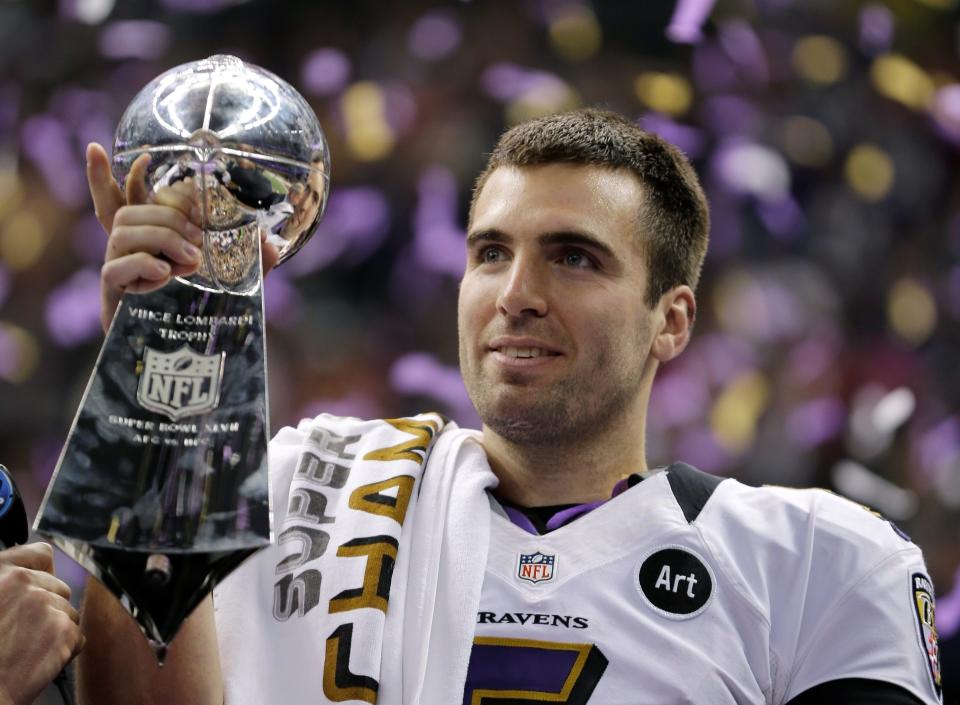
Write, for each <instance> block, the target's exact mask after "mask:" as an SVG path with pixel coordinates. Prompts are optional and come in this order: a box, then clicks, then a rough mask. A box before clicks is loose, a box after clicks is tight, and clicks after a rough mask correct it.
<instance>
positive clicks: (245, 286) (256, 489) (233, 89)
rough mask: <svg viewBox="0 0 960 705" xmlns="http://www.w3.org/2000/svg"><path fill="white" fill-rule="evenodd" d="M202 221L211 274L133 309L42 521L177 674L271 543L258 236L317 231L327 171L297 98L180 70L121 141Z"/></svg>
mask: <svg viewBox="0 0 960 705" xmlns="http://www.w3.org/2000/svg"><path fill="white" fill-rule="evenodd" d="M143 154H148V155H149V165H148V167H147V170H146V185H147V187H148V189H149V191H150V192H152V193H157V192H159V191H160V190H161V189H167V188H172V189H178V190H179V191H181V193H187V194H189V197H190V198H192V199H193V201H194V203H195V204H196V205H197V207H198V209H199V212H200V214H201V221H202V222H201V226H202V229H203V245H202V247H201V251H202V264H201V267H200V269H199V271H198V272H197V273H196V274H194V275H191V276H189V277H183V278H176V279H173V280H171V281H170V283H169V284H167V285H166V286H165V287H164V288H162V289H160V290H158V291H156V292H153V293H150V294H125V295H124V296H123V298H122V300H121V302H120V305H119V307H118V308H117V311H116V314H115V315H114V319H113V323H112V324H111V326H110V330H109V331H108V333H107V339H106V342H105V343H104V345H103V349H102V350H101V352H100V356H99V358H98V360H97V363H96V368H95V369H94V372H93V375H92V376H91V378H90V382H89V383H88V385H87V388H86V392H85V393H84V396H83V402H82V404H81V407H80V409H79V411H78V412H77V415H76V418H75V419H74V422H73V426H72V428H71V429H70V434H69V437H68V438H67V442H66V444H65V446H64V449H63V452H62V454H61V456H60V460H59V462H58V464H57V468H56V471H55V473H54V475H53V478H52V480H51V481H50V485H49V487H48V488H47V494H46V497H45V498H44V501H43V505H42V506H41V509H40V512H39V514H38V517H37V521H36V526H35V528H36V530H37V531H38V532H39V533H41V534H43V535H44V536H46V537H48V538H49V539H50V540H51V541H52V542H53V543H54V544H56V545H57V546H59V547H60V548H61V549H62V550H63V551H65V552H66V553H67V554H68V555H70V556H71V557H73V558H74V559H75V560H77V561H78V562H79V563H81V564H82V565H83V566H84V567H85V568H86V569H87V570H88V571H90V572H91V573H92V574H93V575H94V576H96V577H97V578H99V579H100V580H101V581H102V582H103V583H104V585H106V586H107V587H108V588H109V589H110V590H111V591H112V592H113V593H114V594H115V595H116V596H117V597H118V598H119V599H120V601H121V603H122V604H123V605H124V607H125V608H126V609H127V610H128V611H129V612H130V614H131V615H132V616H133V617H134V618H135V619H136V621H137V623H138V624H139V626H140V628H141V629H142V630H143V633H144V635H145V636H146V637H147V639H148V640H149V641H150V643H151V644H152V645H153V646H154V648H155V649H156V652H157V655H158V658H159V659H160V660H161V661H162V659H163V658H164V654H165V651H166V647H167V645H168V644H169V643H170V641H171V640H172V639H173V636H174V634H176V632H177V630H178V629H179V627H180V625H181V624H182V623H183V621H184V619H186V617H187V616H188V615H189V614H190V612H192V611H193V609H194V608H195V607H196V606H197V605H198V604H199V603H200V602H201V600H202V599H203V598H204V596H205V595H206V594H207V593H208V592H210V590H212V589H213V586H214V585H215V584H216V582H217V581H219V580H220V579H222V578H223V577H224V576H225V575H226V574H227V573H229V572H230V571H231V570H233V569H234V568H235V567H236V566H237V565H239V563H240V562H241V561H243V559H244V558H246V557H247V556H249V555H250V554H251V553H253V552H254V551H256V550H258V549H259V548H262V547H264V546H266V545H268V544H269V543H270V541H271V538H272V536H271V527H270V493H269V484H268V478H267V440H268V437H269V430H268V423H267V389H266V372H265V347H264V325H263V324H264V322H263V299H262V288H263V274H262V268H261V261H260V247H261V237H263V238H264V239H265V240H267V241H269V242H272V243H274V244H275V245H276V246H277V247H278V249H279V251H280V261H281V262H282V261H284V260H285V259H287V258H289V257H290V256H291V255H293V254H294V253H295V252H296V251H297V250H298V249H299V248H300V247H301V246H302V245H303V243H304V242H305V241H306V239H307V238H308V237H309V236H310V234H311V233H312V232H313V230H314V228H315V227H316V225H317V223H318V222H319V220H320V217H321V216H322V214H323V210H324V206H325V205H326V200H327V194H328V192H329V175H330V158H329V152H328V149H327V143H326V140H325V138H324V135H323V131H322V130H321V128H320V124H319V122H318V121H317V118H316V116H315V115H314V113H313V111H312V110H311V108H310V106H309V105H308V104H307V102H306V101H305V100H304V99H303V97H302V96H300V94H299V93H297V92H296V91H295V90H294V89H293V88H292V87H291V86H290V85H288V84H287V83H285V82H284V81H282V80H281V79H279V78H278V77H277V76H275V75H273V74H272V73H270V72H268V71H265V70H263V69H261V68H259V67H257V66H253V65H251V64H248V63H244V62H242V61H241V60H240V59H237V58H235V57H232V56H213V57H210V58H209V59H205V60H203V61H196V62H193V63H189V64H184V65H182V66H178V67H176V68H173V69H171V70H169V71H167V72H166V73H164V74H162V75H160V76H158V77H157V78H156V79H154V80H153V81H152V82H151V83H150V84H148V85H147V86H146V87H145V88H144V89H143V90H142V91H141V92H140V93H139V94H138V95H137V96H136V98H134V100H133V102H132V103H131V104H130V105H129V107H128V108H127V110H126V112H125V113H124V115H123V118H122V119H121V121H120V125H119V127H118V128H117V134H116V141H115V144H114V153H113V171H114V175H115V176H116V177H117V179H118V181H120V182H121V184H122V183H123V181H124V179H126V177H127V174H128V172H129V171H130V167H131V165H132V164H133V162H134V161H135V160H136V159H137V158H139V157H140V156H141V155H143Z"/></svg>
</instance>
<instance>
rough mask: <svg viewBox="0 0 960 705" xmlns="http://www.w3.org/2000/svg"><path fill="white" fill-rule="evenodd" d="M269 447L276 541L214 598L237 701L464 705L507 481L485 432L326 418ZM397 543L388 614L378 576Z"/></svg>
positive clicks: (230, 699) (437, 423) (230, 697)
mask: <svg viewBox="0 0 960 705" xmlns="http://www.w3.org/2000/svg"><path fill="white" fill-rule="evenodd" d="M295 447H296V448H298V451H297V452H296V453H294V452H293V449H294V448H295ZM270 453H271V456H270V465H271V467H270V471H271V485H272V488H273V495H274V500H275V504H274V510H275V517H274V518H275V534H276V537H277V543H275V544H274V545H273V546H271V547H270V548H268V549H266V550H264V551H262V552H260V553H259V554H257V555H255V556H254V557H253V558H251V559H250V560H249V561H247V562H246V563H244V565H243V566H241V568H240V569H239V570H237V571H236V572H235V573H234V574H232V575H231V576H230V577H228V578H227V579H226V580H225V581H224V582H223V584H222V585H220V586H219V587H218V588H217V589H216V591H215V595H214V606H215V609H216V619H217V631H218V638H219V643H220V651H221V661H222V664H223V671H224V681H225V690H226V705H247V704H248V703H249V704H250V705H253V704H254V703H256V704H257V705H262V703H268V702H283V703H291V704H295V703H307V702H309V703H318V702H319V703H328V702H357V703H359V702H374V699H375V702H377V703H379V705H421V704H422V705H434V704H436V705H441V704H442V705H450V704H451V703H458V702H460V701H461V700H462V697H463V696H462V690H463V684H464V680H465V677H466V670H467V665H468V661H469V657H470V649H471V644H472V639H473V630H474V622H475V619H476V613H477V606H478V604H479V599H480V588H481V585H482V581H483V574H484V568H485V565H486V557H487V547H488V542H489V503H488V500H487V496H486V490H487V489H489V488H491V487H494V486H495V485H496V478H495V476H494V475H493V473H492V472H491V471H490V468H489V465H488V463H487V461H486V457H485V455H484V453H483V451H482V449H481V447H480V445H479V435H478V434H477V433H476V432H475V431H466V430H460V429H457V428H456V427H455V426H454V425H452V424H448V425H446V426H445V425H444V423H443V420H442V419H441V418H440V417H438V416H436V415H432V414H424V415H420V416H417V417H413V418H412V419H403V420H394V421H360V420H357V419H338V418H335V417H331V416H326V415H324V416H320V417H318V418H317V419H314V420H313V421H312V422H307V423H303V424H301V426H300V427H299V428H298V429H297V430H296V431H294V430H293V429H284V431H282V432H281V433H280V434H278V436H277V439H275V441H274V443H273V444H272V445H271V448H270ZM294 458H296V459H295V460H294ZM371 485H372V486H374V490H376V491H373V490H371ZM364 488H366V489H364ZM411 488H412V492H410V499H409V503H408V505H407V509H406V512H405V516H403V524H402V526H401V525H400V524H398V522H397V521H396V519H397V518H398V517H399V516H400V514H401V513H402V512H401V510H402V505H403V503H404V502H403V499H404V498H405V497H406V494H407V493H408V492H409V491H410V490H411ZM392 541H396V542H397V548H396V565H395V568H394V570H393V576H392V580H391V582H390V590H389V598H388V609H387V610H386V614H384V612H383V611H382V609H381V608H380V607H378V606H377V605H378V604H379V605H381V606H382V600H381V599H380V597H378V596H377V595H376V594H374V593H376V592H382V589H380V588H379V587H377V584H376V581H375V580H372V579H371V576H372V577H373V578H376V577H377V576H378V575H379V573H378V572H377V571H376V568H377V566H379V565H381V563H380V561H383V562H389V556H390V555H392V548H391V546H392V544H391V542H392ZM323 544H325V548H324V546H323ZM321 549H322V550H321ZM385 556H386V558H385ZM365 571H370V572H366V578H367V579H366V581H365V580H364V578H365ZM363 585H366V586H367V588H368V589H367V590H361V589H360V588H361V586H363ZM371 586H373V587H375V588H376V589H370V588H371ZM334 634H339V635H340V639H339V640H336V639H333V640H331V639H330V637H331V636H332V635H334ZM347 636H350V637H351V638H352V642H351V644H350V649H349V659H348V661H347V662H344V661H343V659H342V658H341V668H340V673H339V674H338V673H337V672H336V671H337V669H335V668H333V667H332V665H331V664H333V663H334V662H335V661H336V653H337V651H336V647H337V646H338V645H339V646H340V648H341V649H342V651H341V654H344V653H346V651H345V650H344V644H345V642H346V637H347Z"/></svg>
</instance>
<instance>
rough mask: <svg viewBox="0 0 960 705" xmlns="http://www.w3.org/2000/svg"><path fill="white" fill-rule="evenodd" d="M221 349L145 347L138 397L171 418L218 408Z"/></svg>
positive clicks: (146, 406)
mask: <svg viewBox="0 0 960 705" xmlns="http://www.w3.org/2000/svg"><path fill="white" fill-rule="evenodd" d="M224 357H225V355H224V353H220V354H219V355H202V354H200V353H197V352H195V351H194V350H193V349H191V348H190V346H188V345H184V346H183V347H182V348H180V349H179V350H176V351H174V352H172V353H164V352H162V351H160V350H154V349H153V348H150V347H147V348H146V349H145V352H144V356H143V374H142V375H141V377H140V384H139V386H138V387H137V401H138V402H140V406H142V407H143V408H144V409H150V411H156V412H158V413H161V414H166V415H167V416H169V417H170V418H171V419H173V420H174V421H176V420H178V419H179V418H181V417H183V416H193V415H196V414H202V413H205V412H208V411H213V410H214V409H216V408H217V403H218V402H219V401H220V381H221V379H222V375H223V358H224Z"/></svg>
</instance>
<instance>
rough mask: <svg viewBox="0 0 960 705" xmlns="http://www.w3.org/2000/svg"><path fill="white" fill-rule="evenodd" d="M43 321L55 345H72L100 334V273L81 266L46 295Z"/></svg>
mask: <svg viewBox="0 0 960 705" xmlns="http://www.w3.org/2000/svg"><path fill="white" fill-rule="evenodd" d="M46 323H47V330H48V331H49V333H50V337H51V338H52V339H53V341H54V342H56V343H57V344H58V345H61V346H64V347H72V346H74V345H78V344H79V343H83V342H85V341H87V340H90V339H92V338H95V337H98V336H100V335H101V328H100V273H99V272H97V271H95V270H92V269H81V270H80V271H78V272H76V273H75V274H74V275H73V276H72V277H70V278H69V279H68V280H67V281H66V282H64V283H63V284H61V285H60V286H59V287H57V288H56V289H54V290H53V291H52V292H51V293H50V295H49V296H48V297H47V305H46Z"/></svg>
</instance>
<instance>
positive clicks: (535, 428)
mask: <svg viewBox="0 0 960 705" xmlns="http://www.w3.org/2000/svg"><path fill="white" fill-rule="evenodd" d="M641 198H642V193H641V186H640V183H639V181H638V180H637V179H636V177H634V176H633V175H632V174H631V173H629V172H627V171H620V170H616V171H615V170H611V169H605V168H601V167H593V166H572V165H565V164H550V165H546V166H537V167H524V168H514V167H501V168H498V169H496V170H495V171H494V172H493V173H492V174H491V175H490V177H489V178H488V180H487V182H486V184H485V185H484V186H483V189H482V190H481V192H480V194H479V196H478V198H477V201H476V204H475V207H474V211H473V219H472V223H471V227H470V232H469V233H468V236H467V268H466V272H465V274H464V276H463V281H462V282H461V286H460V303H459V313H458V318H459V335H460V367H461V371H462V373H463V378H464V381H465V383H466V387H467V391H468V392H469V394H470V398H471V400H472V401H473V404H474V406H475V407H476V408H477V412H478V413H479V415H480V418H481V419H482V420H483V422H484V425H485V426H486V427H488V428H490V429H492V430H493V431H495V432H496V433H498V434H499V435H500V436H502V437H503V438H505V439H506V440H508V441H511V442H514V443H524V444H545V443H557V442H561V441H563V440H567V441H570V440H575V438H576V437H577V436H578V435H582V434H586V433H591V430H594V431H599V430H600V429H602V428H606V427H607V426H608V425H609V424H610V423H611V422H613V421H615V420H616V419H617V418H619V417H621V416H622V415H623V414H624V413H635V412H637V411H638V408H637V407H638V406H639V405H640V404H641V403H642V400H641V397H642V394H641V388H642V386H643V379H644V372H645V369H646V367H647V361H648V357H649V352H650V345H651V339H652V332H651V329H652V320H651V319H652V313H651V310H650V309H649V308H648V307H647V306H646V305H645V303H644V291H645V290H646V285H647V269H646V265H645V263H644V259H643V256H642V253H641V249H640V245H639V241H638V237H639V236H638V231H637V227H638V225H637V216H638V211H639V206H640V203H641V200H640V199H641ZM640 413H642V412H640Z"/></svg>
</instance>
